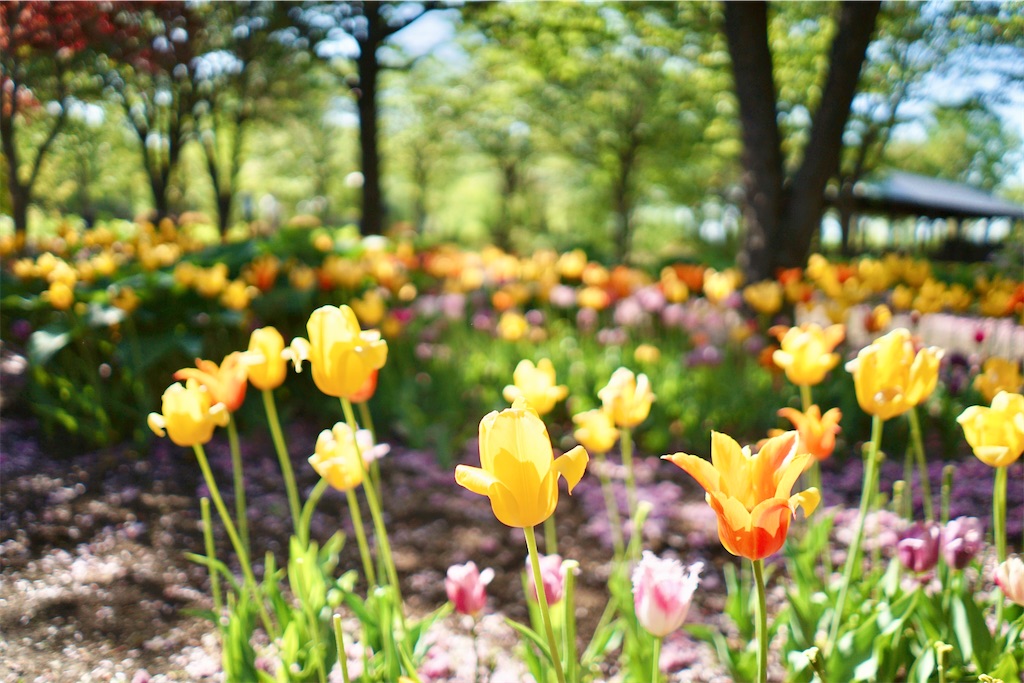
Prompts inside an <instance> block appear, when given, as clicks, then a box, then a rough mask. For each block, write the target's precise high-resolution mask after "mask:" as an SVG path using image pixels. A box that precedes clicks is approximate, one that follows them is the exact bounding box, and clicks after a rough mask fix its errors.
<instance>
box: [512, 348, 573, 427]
mask: <svg viewBox="0 0 1024 683" xmlns="http://www.w3.org/2000/svg"><path fill="white" fill-rule="evenodd" d="M568 395H569V387H567V386H565V385H556V384H555V366H554V365H552V364H551V360H550V359H548V358H541V359H540V361H538V363H537V365H536V366H534V364H533V363H532V362H530V361H528V360H526V359H523V360H521V361H519V365H517V366H516V369H515V371H514V372H513V373H512V384H510V385H508V386H506V387H505V389H504V391H502V396H504V397H505V400H506V401H508V402H509V403H514V402H515V400H516V399H517V398H520V397H522V398H525V399H526V401H527V402H528V403H529V404H530V407H531V408H533V409H534V410H536V411H537V414H538V415H547V414H548V413H550V412H551V411H552V410H553V409H554V407H555V404H556V403H558V402H559V401H561V400H562V399H564V398H565V397H566V396H568Z"/></svg>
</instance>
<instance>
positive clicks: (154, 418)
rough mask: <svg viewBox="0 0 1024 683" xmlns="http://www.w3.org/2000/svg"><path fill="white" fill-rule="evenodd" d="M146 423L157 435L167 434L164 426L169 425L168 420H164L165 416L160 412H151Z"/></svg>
mask: <svg viewBox="0 0 1024 683" xmlns="http://www.w3.org/2000/svg"><path fill="white" fill-rule="evenodd" d="M146 424H147V425H149V428H150V429H152V430H153V433H154V434H156V435H157V436H166V434H167V433H166V432H165V431H164V428H165V427H167V421H166V420H164V416H163V415H161V414H160V413H150V414H149V417H148V418H146Z"/></svg>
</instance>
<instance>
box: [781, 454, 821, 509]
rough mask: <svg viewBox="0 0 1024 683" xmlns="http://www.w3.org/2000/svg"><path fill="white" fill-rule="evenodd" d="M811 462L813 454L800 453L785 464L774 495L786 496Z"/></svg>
mask: <svg viewBox="0 0 1024 683" xmlns="http://www.w3.org/2000/svg"><path fill="white" fill-rule="evenodd" d="M812 462H813V456H812V455H810V454H809V453H801V454H800V455H798V456H796V457H795V458H793V459H792V460H790V461H789V464H787V465H786V467H785V469H783V470H782V472H781V475H780V476H779V483H778V484H777V485H776V486H775V491H774V497H776V498H786V497H788V496H789V492H790V491H792V490H793V484H795V483H796V480H797V479H799V478H800V475H801V474H803V473H804V470H806V469H807V467H808V466H809V465H810V464H811V463H812Z"/></svg>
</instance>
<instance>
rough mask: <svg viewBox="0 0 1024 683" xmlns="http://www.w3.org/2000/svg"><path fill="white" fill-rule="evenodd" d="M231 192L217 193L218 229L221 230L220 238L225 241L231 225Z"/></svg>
mask: <svg viewBox="0 0 1024 683" xmlns="http://www.w3.org/2000/svg"><path fill="white" fill-rule="evenodd" d="M231 200H232V195H231V193H230V192H229V193H224V192H222V193H220V194H218V195H217V229H218V230H220V239H221V241H222V242H223V241H224V240H225V239H226V238H227V235H228V228H230V227H231V221H230V218H231Z"/></svg>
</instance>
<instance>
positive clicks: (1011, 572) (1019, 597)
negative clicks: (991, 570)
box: [995, 557, 1024, 607]
mask: <svg viewBox="0 0 1024 683" xmlns="http://www.w3.org/2000/svg"><path fill="white" fill-rule="evenodd" d="M995 581H996V585H997V586H999V587H1000V588H1002V589H1003V593H1004V594H1005V595H1006V597H1008V598H1009V599H1010V601H1011V602H1014V603H1016V604H1018V605H1020V606H1021V607H1024V560H1021V559H1020V558H1019V557H1011V558H1010V559H1008V560H1006V561H1004V562H1002V563H1001V564H1000V565H999V566H998V567H996V573H995Z"/></svg>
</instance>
